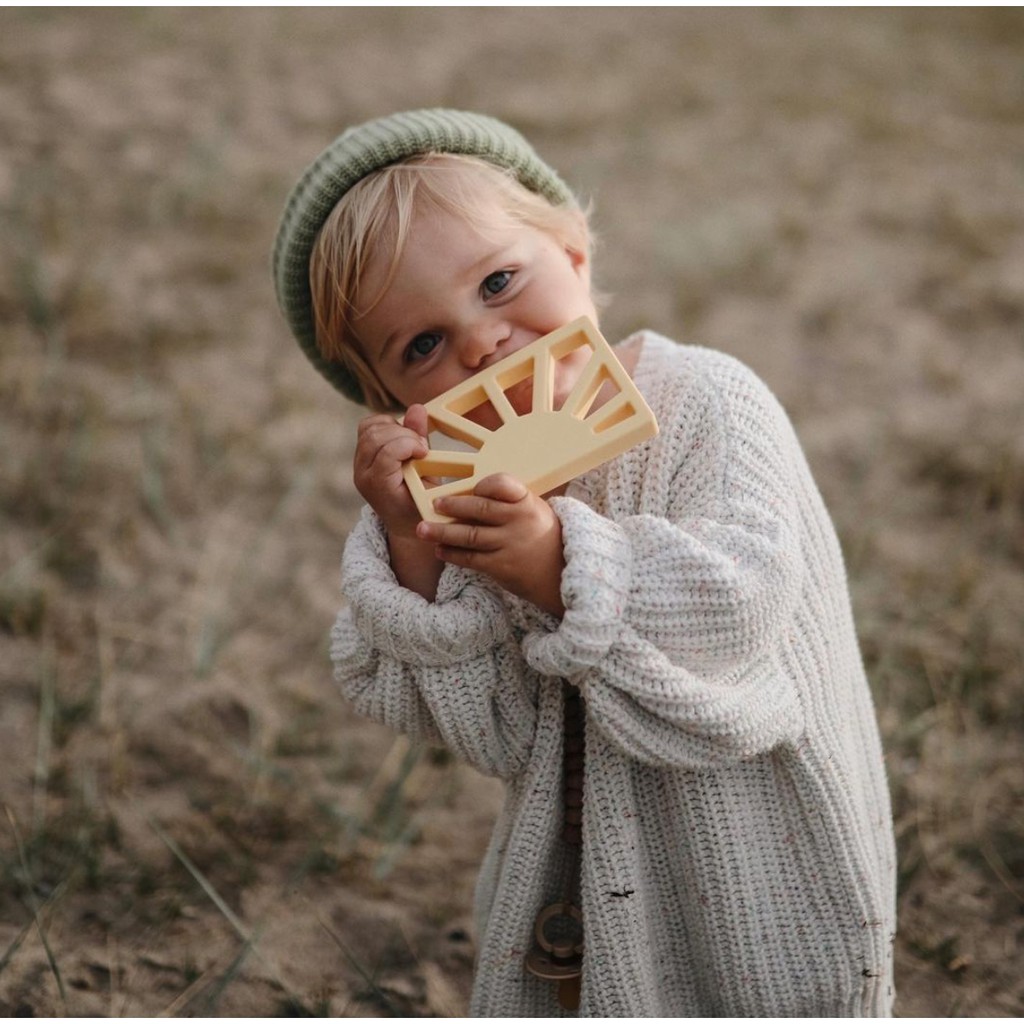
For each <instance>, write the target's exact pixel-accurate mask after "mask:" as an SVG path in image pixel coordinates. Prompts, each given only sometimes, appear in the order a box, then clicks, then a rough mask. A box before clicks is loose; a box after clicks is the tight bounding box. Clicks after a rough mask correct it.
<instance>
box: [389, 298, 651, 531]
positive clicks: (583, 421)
mask: <svg viewBox="0 0 1024 1024" xmlns="http://www.w3.org/2000/svg"><path fill="white" fill-rule="evenodd" d="M584 347H587V348H589V349H590V355H589V358H588V359H587V362H586V363H585V365H584V366H583V367H582V369H581V370H580V373H579V376H578V378H577V380H576V381H575V383H574V384H573V387H572V388H571V390H570V392H569V394H568V395H567V396H566V398H565V401H564V402H563V403H562V404H561V406H560V407H559V408H555V407H554V395H555V384H556V381H555V374H556V371H557V366H558V363H559V361H561V360H562V359H565V358H567V357H570V356H574V354H575V353H577V351H578V350H579V349H581V348H584ZM520 388H523V389H526V388H531V389H532V407H531V411H530V412H529V413H523V414H520V413H518V412H517V411H516V409H515V407H514V406H513V404H512V399H510V397H509V393H510V392H513V391H517V389H520ZM603 390H604V391H606V395H605V397H604V399H603V400H602V401H601V402H600V403H597V399H598V396H599V395H600V394H601V393H602V391H603ZM595 404H596V408H595ZM425 408H426V410H427V416H428V431H429V433H430V440H431V445H432V447H431V448H430V450H429V451H428V452H427V454H426V456H425V457H424V458H422V459H414V460H411V461H410V462H408V463H406V465H405V467H404V471H403V472H404V476H405V482H406V485H407V486H408V488H409V491H410V492H411V494H412V497H413V500H414V501H415V503H416V507H417V509H418V510H419V512H420V515H421V516H422V517H423V518H424V519H426V520H430V521H432V522H449V521H450V520H449V519H448V518H447V517H445V516H441V515H439V514H438V513H436V512H435V511H434V509H433V502H434V500H435V499H436V498H439V497H442V496H444V495H448V494H468V493H470V492H471V491H472V490H473V488H474V487H475V486H476V484H477V483H478V482H479V481H480V480H482V479H483V478H484V477H486V476H490V475H491V474H492V473H511V474H512V475H513V476H515V477H517V478H518V479H520V480H522V482H523V483H524V484H526V486H527V487H529V488H530V490H532V491H534V492H535V493H536V494H545V493H547V492H548V491H550V490H552V489H553V488H555V487H558V486H560V485H561V484H563V483H565V482H566V481H568V480H572V479H573V478H574V477H576V476H579V475H580V474H581V473H585V472H587V470H590V469H593V468H594V467H595V466H598V465H600V464H601V463H602V462H604V461H606V460H607V459H610V458H613V457H614V456H616V455H620V454H622V452H624V451H627V450H628V449H630V448H632V447H633V445H635V444H639V443H640V442H641V441H644V440H647V439H648V438H650V437H653V436H654V435H655V434H657V432H658V424H657V421H656V420H655V417H654V414H653V413H652V412H651V410H650V408H649V407H648V406H647V403H646V402H645V401H644V399H643V396H642V395H641V394H640V392H639V391H638V390H637V387H636V385H635V384H634V383H633V381H632V379H631V378H630V376H629V374H628V373H626V371H625V369H624V368H623V366H622V364H621V363H620V362H619V361H618V359H617V358H616V356H615V353H614V352H613V351H612V348H611V346H610V345H609V344H608V342H607V341H605V339H604V338H603V337H602V336H601V335H600V333H598V331H597V328H596V327H595V326H594V325H593V324H592V323H591V322H590V320H589V319H587V318H586V317H581V318H580V319H578V320H574V321H573V322H572V323H570V324H567V325H566V326H565V327H562V328H559V329H558V330H557V331H552V333H551V334H547V335H545V336H544V337H543V338H538V339H537V341H535V342H533V343H532V344H530V345H527V346H526V347H525V348H522V349H520V350H519V351H518V352H515V353H513V354H512V355H510V356H508V357H507V358H505V359H502V360H501V361H500V362H498V363H495V364H494V365H493V366H490V367H488V368H487V369H486V370H482V371H481V372H480V373H477V374H475V375H474V376H473V377H471V378H470V379H469V380H466V381H463V382H462V383H461V384H459V385H457V386H456V387H454V388H452V389H450V390H449V391H446V392H445V393H444V394H443V395H439V396H438V397H437V398H435V399H433V400H431V401H430V402H428V403H426V407H425ZM484 410H487V411H489V412H490V413H491V414H492V415H493V417H494V418H496V419H497V420H499V421H500V422H499V424H498V426H496V427H495V428H494V429H491V428H490V427H488V426H485V425H484V424H482V423H480V422H477V421H475V420H473V419H469V418H468V416H469V414H472V413H474V412H478V414H479V413H480V412H482V411H484ZM437 435H440V437H441V438H448V439H449V440H450V441H452V442H455V443H457V444H460V445H462V446H464V447H466V448H468V449H469V450H455V449H445V448H441V447H435V446H434V445H436V444H437V443H439V441H438V439H437Z"/></svg>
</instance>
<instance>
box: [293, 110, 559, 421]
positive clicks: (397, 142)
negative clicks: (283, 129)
mask: <svg viewBox="0 0 1024 1024" xmlns="http://www.w3.org/2000/svg"><path fill="white" fill-rule="evenodd" d="M422 153H456V154H462V155H469V156H476V157H479V158H480V159H482V160H487V161H489V162H490V163H493V164H496V165H497V166H499V167H504V168H508V169H509V170H511V171H513V172H514V174H515V175H516V178H517V179H518V180H519V181H520V182H521V183H522V184H523V185H524V186H525V187H526V188H528V189H530V191H531V192H536V193H538V194H539V195H542V196H544V197H545V198H546V199H547V200H548V201H549V202H550V203H552V204H553V205H555V206H560V205H562V204H563V203H569V202H571V201H572V193H571V192H570V191H569V188H568V186H567V185H566V184H565V183H564V182H563V181H562V179H561V178H559V176H558V175H557V174H556V173H555V171H554V170H552V168H550V167H549V166H548V165H547V164H546V163H544V161H543V160H541V159H540V157H539V156H537V154H536V152H535V151H534V149H533V147H532V146H531V145H530V144H529V143H528V142H527V141H526V139H524V138H523V137H522V135H520V134H519V132H517V131H516V130H515V129H514V128H510V127H509V126H508V125H507V124H504V123H502V122H501V121H498V120H495V119H494V118H493V117H487V116H486V115H484V114H476V113H471V112H468V111H462V110H443V109H436V110H411V111H407V112H405V113H401V114H392V115H390V116H389V117H383V118H380V119H378V120H376V121H370V122H368V123H367V124H362V125H357V126H356V127H353V128H349V129H348V130H347V131H345V132H343V133H342V134H341V135H340V136H338V138H337V139H335V140H334V142H332V143H331V144H330V146H328V147H327V149H325V150H324V151H323V152H322V153H321V154H320V156H318V157H317V158H316V160H314V161H313V163H312V164H310V166H309V167H307V168H306V170H305V172H303V174H302V177H301V178H299V180H298V182H297V183H296V184H295V187H294V188H293V189H292V191H291V193H290V194H289V196H288V199H287V201H286V203H285V208H284V213H283V214H282V215H281V222H280V225H279V226H278V229H277V238H276V240H275V242H274V252H273V272H274V285H275V288H276V292H277V301H278V303H279V305H280V307H281V312H282V313H284V317H285V319H286V320H287V321H288V326H289V327H290V328H291V330H292V333H293V334H294V335H295V338H296V340H297V341H298V343H299V346H300V347H301V349H302V351H303V352H305V354H306V355H307V356H308V358H309V360H310V362H311V363H312V364H313V365H314V366H315V367H316V369H317V370H319V371H320V373H321V374H323V376H324V377H326V378H327V380H328V381H330V383H331V384H333V385H334V386H335V387H336V388H337V389H338V390H339V391H341V392H342V394H344V395H346V396H347V397H348V398H351V399H352V400H353V401H356V402H364V401H365V399H364V396H363V392H362V388H361V386H360V385H359V382H358V381H357V380H356V379H355V377H353V376H352V374H351V373H349V371H348V370H347V369H346V368H345V367H344V366H343V365H342V364H340V363H336V362H329V361H327V360H325V359H324V357H323V356H322V355H321V354H320V352H319V350H318V349H317V346H316V324H315V321H314V317H313V297H312V292H311V290H310V286H309V259H310V256H311V255H312V253H313V245H314V242H315V241H316V236H317V234H318V232H319V231H320V228H321V227H323V224H324V221H326V220H327V217H328V215H329V214H330V212H331V210H333V209H334V207H335V205H336V204H337V202H338V200H339V199H341V197H342V196H343V195H344V194H345V193H346V192H347V191H348V190H349V189H350V188H351V187H352V186H353V185H354V184H355V183H356V182H357V181H359V180H360V179H361V178H365V177H366V176H367V175H368V174H370V173H372V172H373V171H376V170H378V169H379V168H381V167H386V166H388V165H389V164H393V163H397V162H398V161H400V160H405V159H407V158H408V157H411V156H417V155H419V154H422Z"/></svg>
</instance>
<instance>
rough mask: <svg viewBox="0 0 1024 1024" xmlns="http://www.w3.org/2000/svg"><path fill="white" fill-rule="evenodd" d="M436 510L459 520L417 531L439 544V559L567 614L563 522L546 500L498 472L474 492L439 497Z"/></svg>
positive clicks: (555, 612) (558, 613) (549, 609)
mask: <svg viewBox="0 0 1024 1024" xmlns="http://www.w3.org/2000/svg"><path fill="white" fill-rule="evenodd" d="M434 508H435V509H436V510H437V511H438V512H440V513H441V514H442V515H445V516H450V517H451V518H452V519H455V520H457V522H454V523H429V522H426V521H424V522H421V523H420V524H419V525H418V526H417V527H416V535H417V536H418V537H419V538H420V539H421V540H426V541H431V542H432V543H434V544H435V545H436V546H437V550H436V555H437V557H438V558H439V559H441V560H442V561H444V562H451V563H452V564H453V565H461V566H464V567H466V568H469V569H476V570H477V571H479V572H482V573H485V574H486V575H488V576H490V577H491V578H492V579H493V580H495V581H496V582H497V583H498V584H500V585H501V586H502V587H504V588H505V589H506V590H507V591H509V592H510V593H512V594H515V595H516V596H517V597H521V598H524V599H525V600H527V601H531V602H532V603H533V604H535V605H537V607H538V608H542V609H543V610H544V611H546V612H550V613H551V614H552V615H556V616H558V617H559V618H560V617H561V616H562V614H563V612H564V611H565V607H564V605H563V604H562V596H561V582H562V570H563V569H564V568H565V556H564V555H563V553H562V524H561V523H560V522H559V519H558V516H556V515H555V513H554V511H553V510H552V508H551V506H550V505H549V504H548V503H547V502H546V501H545V500H544V499H543V498H540V497H538V496H537V495H536V494H533V493H532V492H531V491H530V490H529V489H528V488H527V487H526V485H525V484H523V483H522V482H520V481H519V480H517V479H516V478H515V477H513V476H509V474H507V473H496V474H494V475H493V476H489V477H485V478H484V479H483V480H481V481H480V483H478V484H477V485H476V487H475V488H474V489H473V493H472V494H463V495H451V496H449V497H446V498H438V499H437V501H436V502H435V503H434Z"/></svg>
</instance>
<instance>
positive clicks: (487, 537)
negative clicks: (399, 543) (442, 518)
mask: <svg viewBox="0 0 1024 1024" xmlns="http://www.w3.org/2000/svg"><path fill="white" fill-rule="evenodd" d="M416 535H417V536H418V537H419V538H420V540H426V541H432V542H433V543H434V544H437V545H438V546H439V547H442V548H446V549H447V548H458V549H461V550H464V551H493V550H495V548H496V546H497V539H496V538H495V536H494V531H493V530H488V529H487V528H486V527H482V526H479V525H478V524H476V523H430V522H426V521H425V520H424V521H422V522H420V523H419V524H418V525H417V527H416Z"/></svg>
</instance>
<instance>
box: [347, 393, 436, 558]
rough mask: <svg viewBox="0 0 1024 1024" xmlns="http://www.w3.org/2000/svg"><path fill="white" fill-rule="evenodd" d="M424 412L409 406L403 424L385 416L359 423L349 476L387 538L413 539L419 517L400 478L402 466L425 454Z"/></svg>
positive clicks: (403, 481)
mask: <svg viewBox="0 0 1024 1024" xmlns="http://www.w3.org/2000/svg"><path fill="white" fill-rule="evenodd" d="M426 435H427V411H426V409H424V408H423V406H422V405H411V406H409V409H408V411H407V412H406V414H405V419H404V420H403V422H402V423H397V422H396V421H395V419H394V417H392V416H388V415H386V414H382V415H376V416H367V417H366V418H365V419H363V420H361V421H360V423H359V435H358V441H357V442H356V453H355V458H354V459H353V465H352V475H353V478H354V480H355V485H356V490H358V491H359V493H360V494H361V495H362V496H363V498H364V499H365V501H366V503H367V504H368V505H369V506H370V507H371V508H372V509H373V510H374V512H376V513H377V515H378V516H380V518H381V519H382V520H383V522H384V525H385V527H386V528H387V531H388V536H389V537H403V538H411V537H414V536H415V532H416V524H417V523H418V522H419V521H420V514H419V512H418V511H417V509H416V504H415V502H414V501H413V500H412V495H411V494H410V493H409V488H408V487H406V486H405V480H404V478H403V476H402V464H403V463H404V462H406V461H407V460H409V459H421V458H423V457H424V456H425V455H426V454H427V447H428V446H427V438H426Z"/></svg>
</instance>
